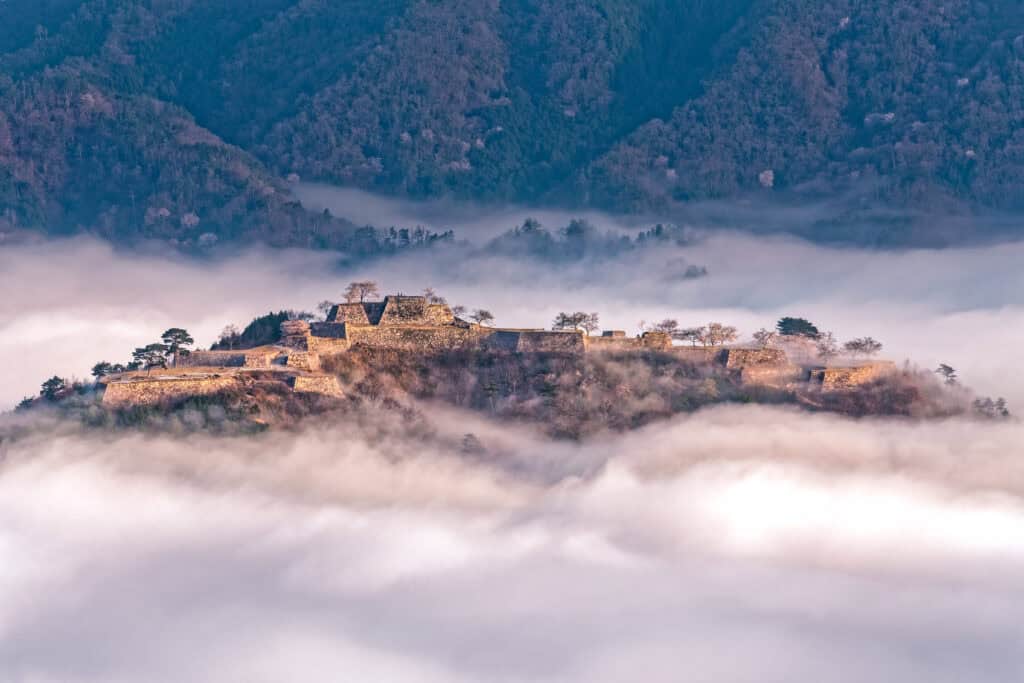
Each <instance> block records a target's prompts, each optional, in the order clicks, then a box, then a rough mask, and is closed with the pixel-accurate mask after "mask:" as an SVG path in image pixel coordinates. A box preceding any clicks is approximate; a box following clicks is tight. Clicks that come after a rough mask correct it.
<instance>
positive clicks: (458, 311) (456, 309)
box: [452, 304, 466, 318]
mask: <svg viewBox="0 0 1024 683" xmlns="http://www.w3.org/2000/svg"><path fill="white" fill-rule="evenodd" d="M452 315H454V316H455V317H456V318H461V317H462V316H464V315H466V307H465V306H463V305H462V304H456V305H454V306H452Z"/></svg>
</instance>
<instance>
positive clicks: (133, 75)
mask: <svg viewBox="0 0 1024 683" xmlns="http://www.w3.org/2000/svg"><path fill="white" fill-rule="evenodd" d="M0 14H2V15H3V21H0V215H2V218H0V220H2V221H3V222H4V223H5V224H6V225H7V226H8V227H10V226H15V227H30V228H39V227H45V228H47V229H48V230H51V231H67V230H74V229H79V228H88V229H96V230H98V231H99V232H101V233H102V234H105V235H108V236H111V237H123V236H133V237H137V236H152V237H160V238H173V239H175V240H179V241H184V242H186V243H188V242H190V241H192V242H194V241H197V240H198V239H199V238H200V236H202V235H204V234H210V235H215V236H217V237H218V238H235V237H244V238H255V239H262V240H266V241H270V242H273V243H280V244H308V245H312V246H323V245H333V246H344V245H346V244H348V243H349V241H351V239H352V238H353V237H352V236H353V232H354V228H353V227H352V226H350V225H347V224H345V223H344V222H342V221H337V220H335V219H329V218H325V217H316V216H312V215H309V214H308V213H306V212H304V211H302V210H301V208H300V207H298V206H297V205H296V204H295V203H294V200H293V199H292V198H291V196H290V194H289V191H288V183H287V181H286V180H285V179H286V178H289V177H290V178H292V180H293V181H294V179H295V177H296V176H297V177H300V178H302V179H303V180H322V181H329V182H335V183H342V184H347V185H354V186H358V187H363V188H368V189H373V190H378V191H383V192H387V193H396V194H404V195H411V196H417V197H432V196H441V195H451V196H456V197H462V198H473V199H481V200H490V201H499V200H516V201H521V202H558V203H562V204H568V205H575V206H583V205H594V206H598V207H601V208H605V209H610V210H616V211H626V210H650V209H664V208H666V207H668V206H670V205H672V204H673V203H675V202H681V201H688V200H695V199H717V198H735V197H746V196H750V195H754V196H764V197H771V196H775V195H777V196H793V195H794V193H795V194H796V195H797V196H809V197H815V198H820V197H830V196H843V197H849V196H854V197H856V198H858V201H857V202H855V203H854V204H853V206H854V207H856V208H858V209H862V208H863V207H864V206H865V204H867V205H872V206H873V205H885V206H896V207H909V208H912V209H928V210H940V211H943V212H948V211H951V210H952V211H959V212H964V211H970V210H976V209H1000V210H1012V209H1019V208H1021V207H1022V205H1024V194H1022V193H1021V190H1020V188H1021V187H1022V186H1024V183H1022V182H1021V181H1022V180H1024V177H1022V170H1024V152H1022V151H1021V150H1022V149H1024V131H1022V123H1024V108H1022V107H1024V104H1022V102H1024V97H1022V95H1024V91H1022V87H1024V10H1022V9H1021V7H1020V5H1019V3H1014V2H1009V1H1008V0H997V1H995V2H985V3H983V2H978V1H975V0H954V1H953V2H939V1H938V0H925V1H923V2H911V1H910V0H881V1H879V2H875V3H867V4H865V3H857V2H852V1H851V0H839V1H838V2H831V3H825V4H823V3H820V2H811V1H809V0H771V1H769V0H724V1H723V0H719V1H718V2H705V1H703V0H686V1H684V2H675V1H670V0H642V1H641V2H633V1H630V2H625V1H623V0H572V1H570V2H554V1H552V0H510V1H508V2H501V3H499V2H496V1H494V0H484V1H483V2H480V1H478V0H472V1H470V0H445V1H443V2H427V1H426V0H385V1H383V2H372V3H371V2H364V1H363V0H355V1H353V2H345V3H330V2H325V1H323V0H253V1H252V2H247V3H244V4H238V3H230V4H225V3H213V2H208V1H180V2H171V3H147V2H139V1H134V0H92V1H90V2H85V3H69V2H62V1H60V0H50V1H48V2H41V3H32V4H29V3H27V2H25V1H23V0H15V1H9V2H7V3H4V4H3V6H2V7H0ZM197 221H198V222H197ZM964 230H965V231H969V230H971V228H969V227H965V228H964ZM824 236H825V237H827V236H828V235H824ZM965 236H966V235H965ZM207 239H209V238H207Z"/></svg>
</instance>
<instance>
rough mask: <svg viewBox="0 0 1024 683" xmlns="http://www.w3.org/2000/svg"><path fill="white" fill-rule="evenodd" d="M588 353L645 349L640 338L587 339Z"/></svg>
mask: <svg viewBox="0 0 1024 683" xmlns="http://www.w3.org/2000/svg"><path fill="white" fill-rule="evenodd" d="M585 342H586V347H587V351H630V350H636V349H642V348H644V346H643V342H642V340H641V339H640V337H626V336H622V337H612V336H604V335H602V336H600V337H586V339H585Z"/></svg>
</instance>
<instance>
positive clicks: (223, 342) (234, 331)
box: [217, 325, 242, 350]
mask: <svg viewBox="0 0 1024 683" xmlns="http://www.w3.org/2000/svg"><path fill="white" fill-rule="evenodd" d="M241 334H242V332H241V331H240V330H239V329H238V327H237V326H235V325H225V326H224V329H223V330H221V331H220V337H219V338H218V339H217V343H218V345H219V346H226V347H227V348H228V349H230V350H234V348H235V344H237V343H238V337H239V336H241Z"/></svg>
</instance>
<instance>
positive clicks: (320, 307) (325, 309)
mask: <svg viewBox="0 0 1024 683" xmlns="http://www.w3.org/2000/svg"><path fill="white" fill-rule="evenodd" d="M332 308H334V303H333V302H331V301H327V300H326V299H325V300H323V301H321V302H320V303H318V304H317V305H316V310H317V311H318V312H319V313H320V315H322V316H323V317H324V320H327V316H328V315H330V314H331V309H332Z"/></svg>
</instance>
